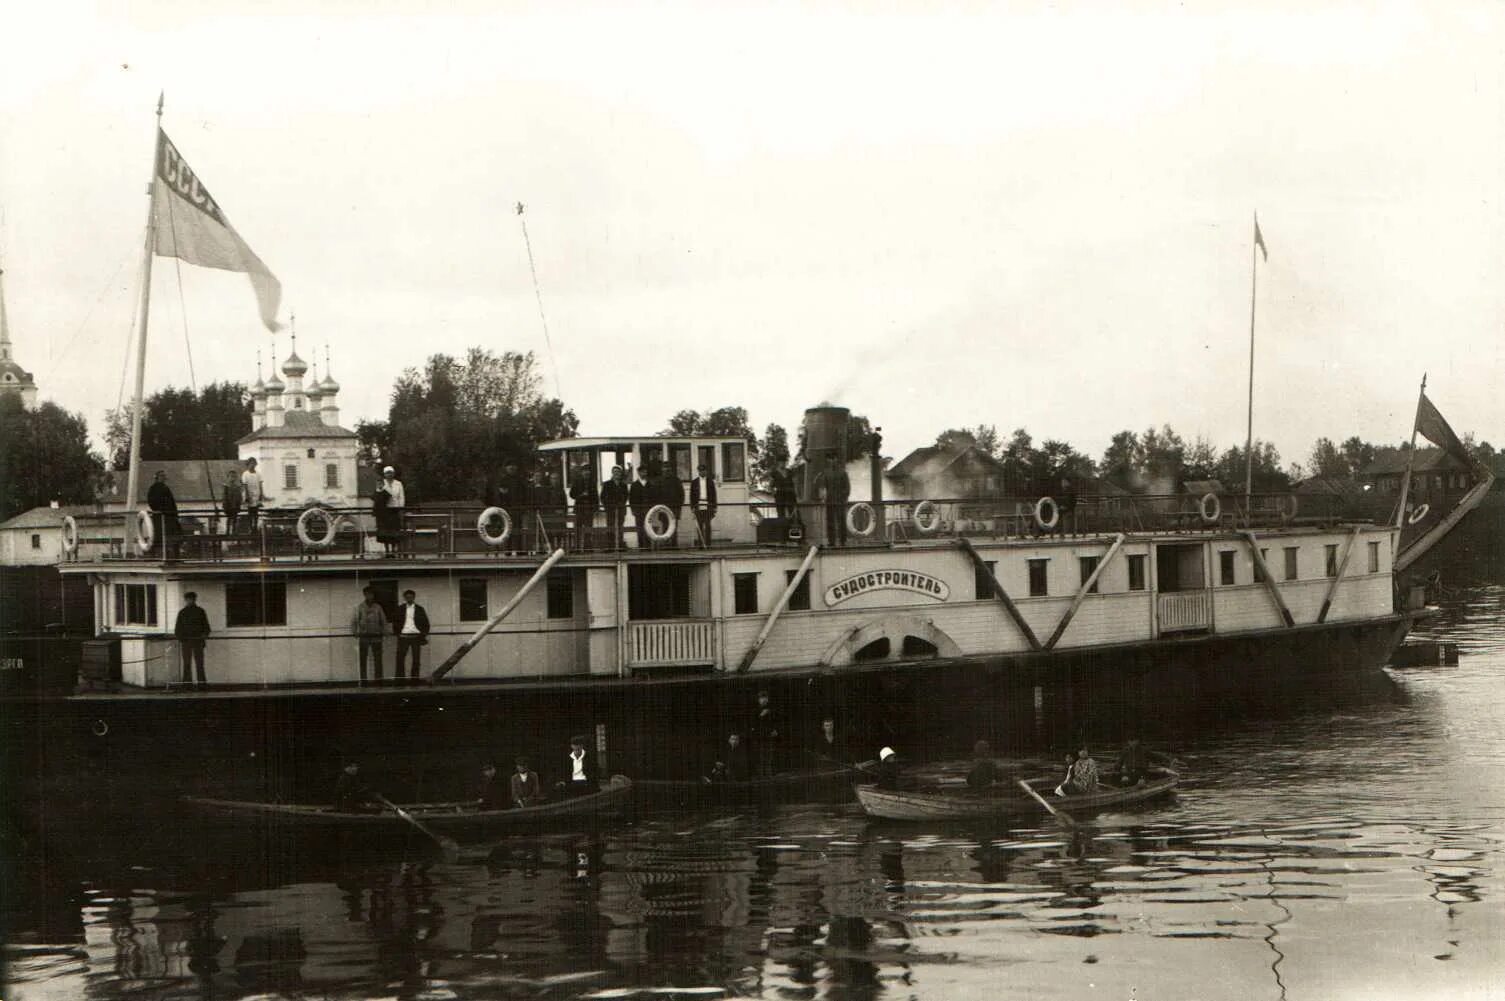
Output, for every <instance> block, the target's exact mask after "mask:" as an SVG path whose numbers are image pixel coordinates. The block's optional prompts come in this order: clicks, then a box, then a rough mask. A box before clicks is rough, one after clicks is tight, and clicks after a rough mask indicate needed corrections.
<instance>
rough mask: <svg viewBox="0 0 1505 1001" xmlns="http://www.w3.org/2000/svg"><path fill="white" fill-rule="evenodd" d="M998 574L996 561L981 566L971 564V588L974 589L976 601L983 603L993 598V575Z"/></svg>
mask: <svg viewBox="0 0 1505 1001" xmlns="http://www.w3.org/2000/svg"><path fill="white" fill-rule="evenodd" d="M996 573H998V561H997V560H988V561H987V562H985V563H983V564H982V565H981V566H979V565H977V564H976V563H974V564H972V586H973V587H974V588H975V589H976V590H975V592H974V593H975V594H976V595H977V600H978V601H985V600H987V599H988V598H992V597H994V594H993V575H994V574H996Z"/></svg>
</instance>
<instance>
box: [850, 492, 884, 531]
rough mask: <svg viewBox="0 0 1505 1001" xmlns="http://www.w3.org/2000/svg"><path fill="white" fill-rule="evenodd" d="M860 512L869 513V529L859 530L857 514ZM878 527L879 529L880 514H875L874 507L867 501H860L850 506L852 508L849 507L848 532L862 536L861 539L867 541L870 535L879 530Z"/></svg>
mask: <svg viewBox="0 0 1505 1001" xmlns="http://www.w3.org/2000/svg"><path fill="white" fill-rule="evenodd" d="M858 511H866V512H867V527H866V528H858V527H857V512H858ZM877 527H878V514H877V512H875V511H874V510H873V505H871V504H869V503H868V502H867V501H858V502H857V503H856V504H852V505H850V506H848V507H847V531H848V532H851V533H852V534H853V535H856V536H860V537H861V538H864V539H865V538H867V537H868V536H869V535H872V534H873V532H874V530H876V529H877Z"/></svg>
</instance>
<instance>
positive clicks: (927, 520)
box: [910, 500, 941, 535]
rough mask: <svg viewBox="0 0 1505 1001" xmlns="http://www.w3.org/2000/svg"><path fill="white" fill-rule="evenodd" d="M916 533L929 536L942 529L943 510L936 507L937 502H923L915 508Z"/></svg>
mask: <svg viewBox="0 0 1505 1001" xmlns="http://www.w3.org/2000/svg"><path fill="white" fill-rule="evenodd" d="M910 520H911V521H913V522H914V527H915V531H917V532H919V533H920V534H921V535H929V534H931V533H932V532H934V531H935V530H936V529H938V528H940V527H941V509H940V508H938V507H936V506H935V501H928V500H922V501H920V503H918V504H916V505H915V506H914V517H913V518H911V519H910Z"/></svg>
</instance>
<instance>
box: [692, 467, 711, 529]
mask: <svg viewBox="0 0 1505 1001" xmlns="http://www.w3.org/2000/svg"><path fill="white" fill-rule="evenodd" d="M690 510H692V511H694V512H695V523H696V525H697V526H698V527H699V529H700V544H701V545H702V546H704V547H706V548H710V545H711V521H712V519H714V518H715V517H716V481H715V480H714V479H712V478H711V475H710V473H709V471H707V469H706V468H705V463H701V464H700V466H699V468H698V469H696V476H695V478H694V479H693V480H691V481H690Z"/></svg>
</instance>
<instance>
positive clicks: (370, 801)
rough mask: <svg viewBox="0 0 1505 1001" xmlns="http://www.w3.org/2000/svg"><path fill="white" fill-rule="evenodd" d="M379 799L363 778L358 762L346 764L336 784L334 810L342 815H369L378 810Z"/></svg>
mask: <svg viewBox="0 0 1505 1001" xmlns="http://www.w3.org/2000/svg"><path fill="white" fill-rule="evenodd" d="M376 802H377V797H376V793H375V792H373V791H372V789H371V787H370V786H368V785H366V780H365V779H364V778H362V777H361V766H360V763H359V762H357V761H347V762H345V767H344V768H342V769H341V770H340V777H339V778H338V779H336V780H335V783H334V802H333V803H332V804H331V806H332V808H333V809H334V810H336V811H337V812H340V813H369V812H371V811H372V810H374V809H376Z"/></svg>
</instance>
